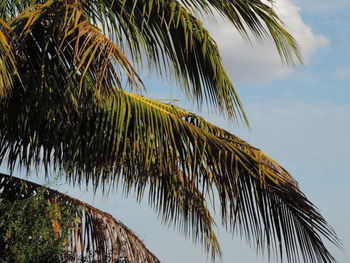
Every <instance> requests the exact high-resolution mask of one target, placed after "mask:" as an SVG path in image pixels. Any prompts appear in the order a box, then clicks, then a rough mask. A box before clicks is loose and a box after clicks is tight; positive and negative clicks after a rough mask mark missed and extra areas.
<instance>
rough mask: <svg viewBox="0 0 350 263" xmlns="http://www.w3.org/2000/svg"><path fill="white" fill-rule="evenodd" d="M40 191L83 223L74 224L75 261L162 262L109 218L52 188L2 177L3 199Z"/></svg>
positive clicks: (70, 247)
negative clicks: (67, 208)
mask: <svg viewBox="0 0 350 263" xmlns="http://www.w3.org/2000/svg"><path fill="white" fill-rule="evenodd" d="M38 191H43V192H42V193H43V194H44V196H45V198H46V199H47V200H48V201H49V202H52V203H54V204H55V205H57V206H59V207H62V208H63V209H64V207H67V206H69V207H70V209H72V208H73V209H74V212H75V213H76V215H77V216H79V218H80V220H78V222H72V224H71V230H70V240H69V242H68V243H67V246H68V250H69V251H70V252H71V253H72V254H73V255H74V256H75V257H76V258H81V257H84V256H87V255H93V257H94V258H93V259H94V260H97V262H106V260H107V258H108V256H109V255H111V259H110V260H112V261H111V262H115V261H116V260H118V259H119V260H120V259H123V260H125V261H126V262H135V263H159V262H160V261H159V260H158V259H157V257H156V256H155V255H153V254H152V253H151V252H150V251H149V250H148V249H147V248H146V247H145V245H144V243H143V242H142V241H141V240H140V239H139V238H138V237H137V236H136V235H135V233H134V232H133V231H132V230H130V229H129V228H128V227H126V226H125V225H124V224H122V223H121V222H119V221H117V220H115V219H114V218H113V216H111V215H110V214H108V213H105V212H102V211H101V210H99V209H97V208H95V207H93V206H90V205H88V204H86V203H84V202H81V201H80V200H78V199H75V198H73V197H70V196H68V195H65V194H62V193H60V192H57V191H55V190H52V189H50V188H45V187H44V188H43V186H41V185H38V184H35V183H32V182H29V181H27V180H23V179H19V178H16V177H13V176H9V175H5V174H0V198H4V199H6V200H8V201H15V200H18V199H23V198H27V197H30V196H32V195H35V194H37V193H38ZM52 225H53V230H54V231H55V232H56V233H59V231H60V227H59V224H58V223H57V222H52ZM90 259H92V258H90ZM118 262H119V261H118Z"/></svg>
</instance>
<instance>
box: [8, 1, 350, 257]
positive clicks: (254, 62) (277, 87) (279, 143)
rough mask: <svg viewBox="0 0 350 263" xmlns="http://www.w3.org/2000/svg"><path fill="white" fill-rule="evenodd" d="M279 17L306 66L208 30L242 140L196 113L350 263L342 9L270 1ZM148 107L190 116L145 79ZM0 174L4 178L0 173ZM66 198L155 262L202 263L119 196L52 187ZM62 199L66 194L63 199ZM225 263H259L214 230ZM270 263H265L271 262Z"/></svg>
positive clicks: (347, 76) (166, 88) (341, 5)
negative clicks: (281, 186) (300, 200)
mask: <svg viewBox="0 0 350 263" xmlns="http://www.w3.org/2000/svg"><path fill="white" fill-rule="evenodd" d="M275 2H277V3H276V5H277V7H278V8H279V12H280V14H281V17H282V18H283V19H284V21H285V22H286V25H287V27H289V28H290V31H291V32H292V33H293V32H294V35H295V37H296V38H297V40H298V41H299V43H300V45H301V47H302V50H303V54H304V57H305V65H304V66H303V67H298V68H296V69H292V68H288V67H286V66H283V65H282V64H281V63H280V61H279V59H278V55H277V53H276V52H275V51H274V50H273V49H272V47H271V45H269V44H264V45H260V46H255V47H254V49H252V48H251V47H250V46H249V45H248V44H247V43H245V42H242V41H241V40H239V37H238V35H237V34H236V33H235V32H233V31H230V29H229V28H228V25H227V24H224V23H223V22H220V24H219V25H209V24H208V28H209V30H211V31H212V32H213V35H214V37H216V39H217V40H218V44H219V47H220V48H221V51H222V57H223V60H224V63H225V65H226V66H227V69H228V72H229V74H230V76H231V77H232V80H233V82H234V83H235V86H236V89H237V90H238V93H239V95H240V97H241V100H242V102H243V104H244V106H245V109H246V112H247V114H248V117H249V120H250V123H251V126H252V128H251V130H248V129H247V128H245V127H236V126H235V125H233V124H229V123H228V122H227V121H226V120H225V118H224V117H217V116H216V115H214V114H209V113H208V110H206V109H205V107H203V109H205V110H203V109H202V111H201V112H200V114H201V115H203V116H205V117H206V118H207V119H208V120H210V121H211V122H214V123H216V124H218V125H220V126H221V127H224V128H226V129H229V130H230V131H231V132H233V133H235V134H237V135H239V136H240V137H242V138H243V139H245V140H247V141H248V142H249V143H251V144H253V145H254V146H256V147H258V148H260V149H262V150H263V151H264V152H265V153H267V154H268V155H269V156H271V157H272V158H274V159H275V160H277V161H279V162H280V163H281V164H282V165H283V166H284V167H285V168H287V170H289V171H290V172H291V173H292V175H293V176H294V177H295V178H296V179H297V181H298V182H299V184H300V187H301V189H302V190H303V191H304V193H305V194H306V195H307V196H308V197H309V198H310V200H312V201H313V202H314V203H315V205H316V206H317V207H318V208H319V209H320V211H321V213H322V214H323V215H324V217H325V218H326V219H327V220H328V222H329V223H330V224H331V225H332V226H333V227H334V229H335V231H336V232H337V234H338V235H339V237H340V238H341V239H342V240H343V243H344V246H343V251H339V250H338V249H336V248H334V247H332V246H330V249H331V251H333V253H334V255H335V256H336V258H337V260H338V262H340V263H347V262H350V228H349V226H348V222H350V209H349V207H350V196H349V192H350V177H349V175H350V168H349V167H350V165H349V163H350V162H349V157H350V137H349V131H350V118H349V113H350V85H349V84H350V49H349V45H350V19H349V14H350V2H349V0H335V1H328V0H307V1H304V0H293V1H291V0H276V1H275ZM146 84H147V85H148V86H149V87H150V89H149V92H148V95H149V96H150V97H153V98H170V97H172V98H178V99H180V100H181V101H180V102H179V105H181V106H183V107H185V108H186V109H189V110H191V111H196V112H197V113H199V111H198V110H197V109H196V108H194V107H193V106H192V105H191V103H189V102H187V101H186V100H185V99H184V97H183V95H181V93H180V92H179V90H178V89H177V88H176V87H175V86H170V85H169V84H168V83H166V82H165V81H161V80H157V79H154V78H151V77H148V78H147V79H146ZM2 170H3V171H4V170H5V169H2ZM58 189H61V190H62V191H64V192H67V193H68V194H72V195H73V196H76V197H78V198H81V199H83V200H85V201H88V202H90V203H93V204H94V205H96V206H97V207H98V208H100V209H103V210H106V211H107V212H110V213H111V214H112V215H113V216H114V217H115V218H117V219H119V220H121V221H122V222H124V223H125V224H126V225H128V226H129V227H130V228H132V229H133V230H135V232H136V233H137V234H138V235H139V236H140V237H141V238H142V239H143V240H144V242H145V243H146V245H147V246H148V247H149V248H150V249H151V250H152V251H153V252H154V253H155V254H156V255H158V256H159V258H160V259H161V260H162V262H169V263H175V262H183V263H192V262H205V260H206V257H205V256H204V253H203V251H202V249H201V248H200V247H199V246H196V245H194V244H193V243H192V242H191V240H186V239H185V238H183V237H182V236H181V235H180V234H179V233H178V232H177V231H176V230H174V229H173V228H172V227H166V226H163V225H161V224H160V221H159V220H157V215H156V214H155V213H153V211H152V210H151V209H150V208H149V207H148V206H147V203H146V202H144V203H142V204H137V203H136V201H135V200H134V199H132V198H129V199H127V200H126V199H124V198H123V197H122V196H121V195H120V194H112V195H110V196H109V197H108V198H106V197H104V198H103V197H101V196H99V195H97V196H96V197H95V198H93V197H92V194H91V193H90V192H88V193H87V192H85V191H83V190H76V189H74V190H73V189H72V188H67V187H66V186H64V185H61V186H58ZM67 189H68V190H67ZM218 232H219V239H220V241H221V245H222V248H223V252H224V257H223V261H222V262H224V263H230V262H239V263H255V262H261V263H263V262H267V259H266V258H264V257H261V256H259V257H258V256H256V254H255V252H254V250H253V249H251V248H250V247H249V246H248V245H246V243H245V241H244V240H241V239H240V238H239V237H234V238H232V236H231V235H228V234H226V233H225V231H224V230H223V229H222V228H220V227H219V228H218ZM272 262H273V261H272Z"/></svg>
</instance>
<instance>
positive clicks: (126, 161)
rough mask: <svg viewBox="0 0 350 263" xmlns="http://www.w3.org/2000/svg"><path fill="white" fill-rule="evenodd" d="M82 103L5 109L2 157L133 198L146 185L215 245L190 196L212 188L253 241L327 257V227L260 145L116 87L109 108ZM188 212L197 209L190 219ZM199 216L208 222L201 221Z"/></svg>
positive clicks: (227, 219) (229, 222) (169, 211)
mask: <svg viewBox="0 0 350 263" xmlns="http://www.w3.org/2000/svg"><path fill="white" fill-rule="evenodd" d="M34 94H36V92H34ZM28 96H30V94H27V95H26V96H23V95H21V96H19V97H20V98H22V97H26V98H28ZM12 100H13V101H11V100H8V104H6V105H7V107H8V108H7V109H5V110H4V113H6V112H13V110H12V107H13V105H22V106H23V107H24V108H26V107H28V106H29V105H25V104H23V102H20V103H19V102H16V100H15V98H14V97H12ZM29 101H31V99H30V98H29ZM39 105H41V103H40V101H39ZM84 105H85V106H84ZM86 105H89V106H86ZM93 107H95V108H93ZM79 108H80V109H81V110H80V112H79V114H78V113H75V112H67V113H64V114H68V115H62V113H61V112H60V111H61V109H60V107H57V108H55V109H51V116H46V115H45V114H46V113H45V114H44V113H42V111H41V110H42V109H38V110H35V109H33V108H31V109H30V110H28V111H29V112H32V113H33V114H34V116H35V121H34V119H30V118H31V116H28V115H26V116H23V114H21V112H25V110H24V109H23V110H22V109H21V110H20V111H19V114H20V115H18V116H17V117H16V115H14V114H11V120H10V119H6V118H4V116H6V114H4V115H3V118H2V122H1V125H0V126H1V127H3V128H1V130H0V133H2V134H3V141H2V142H1V144H0V146H1V149H2V151H1V153H2V154H1V156H0V158H1V159H2V160H3V159H4V158H5V157H7V158H8V162H9V166H10V167H13V166H14V165H15V164H16V162H18V163H19V164H20V165H24V166H25V167H30V165H31V164H32V163H35V164H37V165H40V164H47V166H46V168H47V169H48V168H49V166H48V165H49V164H53V168H57V169H66V171H67V172H68V174H67V175H68V178H69V180H71V181H72V182H73V183H77V184H83V183H84V182H85V183H89V182H91V183H92V184H93V185H94V187H96V188H97V187H99V186H100V185H101V186H102V187H104V186H106V185H108V184H111V183H112V184H114V183H115V184H121V185H122V186H123V187H124V190H125V191H126V192H127V193H129V192H133V191H136V193H137V196H138V198H139V199H142V198H143V194H144V192H145V190H147V188H146V187H147V186H149V187H150V188H151V189H150V195H149V200H150V203H151V205H153V206H155V207H156V208H157V209H158V211H159V212H160V214H161V215H163V216H164V218H166V219H167V218H168V219H169V220H168V222H171V220H173V221H175V224H182V223H184V224H183V225H184V226H186V227H187V228H184V229H185V230H186V229H187V231H188V232H189V234H191V235H192V236H195V237H196V236H198V238H197V239H196V238H195V240H197V241H202V244H204V245H205V244H210V246H208V245H207V246H206V249H207V250H208V251H210V249H211V251H212V253H215V251H216V252H217V249H215V247H216V245H215V244H216V241H215V239H212V238H211V232H212V230H211V228H210V227H211V225H212V223H213V222H212V221H211V220H212V219H211V217H210V214H208V212H207V211H208V209H207V208H206V204H205V203H203V202H202V201H201V202H200V203H201V208H200V209H198V208H197V206H196V202H193V201H194V199H193V198H195V197H196V196H198V195H197V194H195V193H196V192H197V191H199V193H200V194H201V195H199V198H200V199H202V198H204V199H203V200H205V199H206V198H208V195H209V194H210V193H212V192H213V193H214V196H215V195H216V196H217V197H218V200H219V205H220V210H221V218H222V221H223V223H224V224H225V225H226V226H227V227H228V228H229V229H231V230H232V231H233V232H236V231H235V230H236V229H238V232H239V233H241V234H244V235H245V236H246V238H247V239H248V240H252V242H253V243H255V244H256V245H257V248H258V249H259V250H262V249H264V248H266V249H268V251H269V252H270V251H275V250H279V251H280V252H281V253H285V256H286V257H287V259H288V260H289V261H290V262H294V261H296V260H297V259H298V258H299V256H300V255H302V256H303V257H304V260H305V262H315V260H316V261H317V260H318V261H319V262H333V258H332V256H331V255H330V254H329V252H328V250H327V249H326V248H325V247H324V245H323V243H322V239H321V235H324V236H325V237H326V238H329V239H330V240H331V241H332V242H334V243H336V244H337V238H336V236H335V234H334V232H333V230H332V229H331V228H330V227H329V226H328V225H327V223H326V222H325V220H324V219H323V218H322V216H321V215H320V214H319V213H318V211H317V210H316V209H315V207H314V206H313V205H312V203H311V202H310V201H309V200H308V199H307V198H306V197H305V196H304V195H303V194H302V192H301V191H300V189H299V188H298V186H297V184H296V182H295V181H294V179H293V178H292V177H291V176H290V175H289V174H288V172H286V171H285V170H284V169H283V168H282V167H281V166H280V165H278V164H277V163H276V162H275V161H273V160H272V159H270V158H269V157H267V156H266V155H265V154H263V153H262V152H261V151H260V150H258V149H256V148H254V147H252V146H250V145H249V144H248V143H246V142H244V141H243V140H241V139H240V138H238V137H236V136H234V135H232V134H230V133H228V132H227V131H225V130H222V129H220V128H218V127H216V126H214V125H212V124H210V123H207V122H205V121H204V120H203V119H202V118H199V117H197V116H195V115H193V114H191V113H188V112H186V111H184V110H181V109H179V108H177V107H174V106H172V105H168V104H164V103H161V102H157V101H154V100H150V99H147V98H144V97H141V96H137V95H134V94H131V93H126V92H121V91H116V92H115V96H114V97H113V98H111V99H110V103H109V105H108V106H107V108H101V107H100V106H98V105H95V106H93V105H92V104H91V102H87V101H85V102H82V105H80V107H79ZM55 111H56V112H55ZM60 115H62V117H61V116H60ZM39 117H40V118H44V119H42V120H40V121H38V118H39ZM17 118H25V119H26V121H22V122H21V121H19V120H18V119H17ZM60 118H62V119H60ZM66 120H70V122H67V121H66ZM23 123H25V124H26V126H25V127H24V126H23V125H22V124H23ZM38 124H40V125H38ZM19 126H20V127H19ZM50 126H52V127H56V129H55V130H54V131H53V130H50V128H49V127H50ZM19 131H21V134H19V133H18V132H19ZM46 131H49V132H50V136H49V137H50V141H48V140H47V132H46ZM20 138H21V139H20ZM52 138H55V139H52ZM181 177H182V178H186V180H185V181H184V179H180V178H181ZM181 180H182V181H184V182H186V183H181ZM193 189H197V190H195V191H194V190H193ZM198 189H200V190H198ZM186 191H187V193H190V195H186ZM201 196H203V197H201ZM191 198H192V199H193V200H192V199H191ZM181 200H186V202H185V203H181ZM213 203H214V205H215V201H213ZM196 208H197V209H196ZM201 211H205V213H202V212H201ZM208 215H209V217H208ZM191 216H196V217H197V219H195V220H192V221H189V220H188V219H189V218H190V217H191ZM174 218H175V220H174ZM203 222H208V223H207V224H206V227H204V228H203V227H199V226H201V224H202V223H203ZM287 225H288V226H290V227H288V228H286V226H287ZM213 241H214V242H213ZM299 252H300V255H299ZM281 255H282V254H281Z"/></svg>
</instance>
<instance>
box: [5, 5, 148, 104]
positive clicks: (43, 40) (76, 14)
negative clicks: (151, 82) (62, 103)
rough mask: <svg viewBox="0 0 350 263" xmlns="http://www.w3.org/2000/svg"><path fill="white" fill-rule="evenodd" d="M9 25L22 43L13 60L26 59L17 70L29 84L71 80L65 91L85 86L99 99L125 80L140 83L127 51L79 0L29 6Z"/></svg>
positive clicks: (54, 85) (140, 85) (134, 85)
mask: <svg viewBox="0 0 350 263" xmlns="http://www.w3.org/2000/svg"><path fill="white" fill-rule="evenodd" d="M10 27H11V28H12V30H13V32H14V33H15V34H16V35H15V36H16V38H17V40H18V43H20V45H18V46H16V49H17V50H18V53H19V58H18V61H17V63H18V64H24V65H23V66H22V68H21V70H20V75H22V77H23V79H24V81H25V85H26V86H27V87H28V86H30V85H33V84H32V83H35V84H36V85H40V86H42V87H45V86H50V87H52V88H55V89H62V86H66V85H69V86H70V87H71V90H69V89H67V90H66V91H65V92H76V93H78V95H79V94H80V93H81V92H82V89H83V88H84V89H87V88H88V89H92V90H94V94H95V95H97V98H100V97H105V95H108V94H109V90H111V89H114V87H118V88H119V89H123V88H124V87H125V86H126V85H127V84H128V83H129V87H131V88H132V89H136V90H139V89H140V88H143V83H142V81H141V79H140V78H139V76H138V74H137V73H136V71H135V69H134V68H133V67H132V65H131V64H130V62H129V61H128V59H127V58H126V56H125V54H124V53H123V52H122V51H121V49H120V48H119V47H118V46H116V45H115V44H114V43H113V42H111V41H110V40H109V39H108V38H107V37H106V36H105V35H103V34H102V33H101V32H100V31H99V30H98V29H97V28H96V27H94V26H93V25H91V24H90V23H89V22H88V21H87V20H86V17H85V15H84V13H83V11H82V10H81V6H80V5H79V2H73V4H69V3H68V2H66V1H54V0H50V1H45V3H44V4H36V5H32V6H30V7H28V8H27V9H26V10H25V11H23V12H21V13H20V14H19V15H18V16H17V17H16V18H15V19H14V20H12V21H11V23H10ZM43 32H44V33H45V34H43ZM57 71H59V72H61V74H56V73H57ZM29 72H30V73H29ZM48 76H49V77H48ZM92 80H93V81H92ZM67 95H68V94H67ZM101 95H102V96H101ZM70 96H75V95H70Z"/></svg>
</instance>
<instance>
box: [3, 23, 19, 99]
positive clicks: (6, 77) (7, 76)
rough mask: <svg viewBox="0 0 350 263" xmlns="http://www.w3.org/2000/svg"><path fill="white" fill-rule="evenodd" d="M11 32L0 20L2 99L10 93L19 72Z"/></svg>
mask: <svg viewBox="0 0 350 263" xmlns="http://www.w3.org/2000/svg"><path fill="white" fill-rule="evenodd" d="M10 31H11V29H10V27H9V25H8V24H7V23H6V22H5V21H4V20H2V19H1V18H0V98H1V97H4V96H6V95H7V94H8V93H9V92H10V90H11V88H12V85H13V78H14V77H15V75H16V71H17V70H16V64H15V57H14V54H13V49H12V48H13V47H12V46H11V42H10V38H9V33H10Z"/></svg>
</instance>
